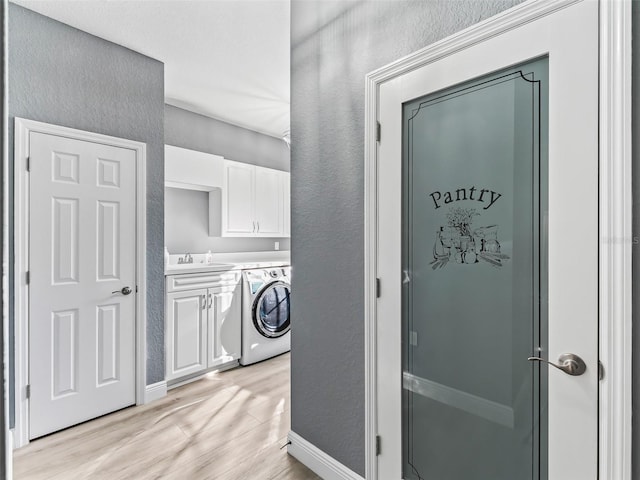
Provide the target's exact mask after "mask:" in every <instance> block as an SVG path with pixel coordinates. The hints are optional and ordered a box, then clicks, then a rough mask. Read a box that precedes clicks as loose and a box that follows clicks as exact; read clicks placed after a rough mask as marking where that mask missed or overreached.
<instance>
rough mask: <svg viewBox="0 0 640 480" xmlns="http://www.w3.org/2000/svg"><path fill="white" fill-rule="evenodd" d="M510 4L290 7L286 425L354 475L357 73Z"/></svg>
mask: <svg viewBox="0 0 640 480" xmlns="http://www.w3.org/2000/svg"><path fill="white" fill-rule="evenodd" d="M517 3H520V2H519V0H501V1H498V0H473V1H451V0H440V1H437V0H433V1H406V0H395V1H326V0H315V1H313V0H309V1H302V0H294V1H293V2H292V5H291V29H292V31H291V41H292V46H291V48H292V57H291V70H292V79H291V107H292V108H291V113H292V119H291V125H292V129H291V137H292V150H291V153H292V157H291V174H292V178H291V187H292V211H293V212H294V215H293V219H292V238H293V240H292V245H291V247H292V250H291V255H292V264H293V269H294V271H295V286H294V288H295V301H294V302H293V303H292V316H293V318H294V319H295V326H294V328H293V330H292V337H291V397H292V409H291V425H292V430H293V431H294V432H296V433H298V434H299V435H301V436H302V437H304V438H305V439H307V440H308V441H310V442H311V443H313V444H314V445H316V446H317V447H319V448H320V449H322V450H323V451H325V452H327V453H328V454H329V455H331V456H332V457H334V458H335V459H337V460H338V461H340V462H341V463H343V464H344V465H346V466H347V467H349V468H351V469H352V470H354V471H355V472H357V473H359V474H361V475H364V460H365V453H364V424H365V418H364V343H363V342H364V331H363V325H364V306H363V297H364V291H363V272H364V257H363V245H364V237H363V226H364V219H363V209H364V205H363V201H364V170H363V157H364V147H363V144H364V77H365V75H366V74H367V73H368V72H370V71H372V70H374V69H376V68H378V67H381V66H383V65H385V64H387V63H389V62H391V61H393V60H396V59H398V58H400V57H401V56H404V55H407V54H409V53H411V52H413V51H415V50H417V49H419V48H422V47H425V46H427V45H429V44H431V43H433V42H435V41H436V40H439V39H441V38H443V37H446V36H447V35H450V34H452V33H454V32H456V31H459V30H461V29H463V28H465V27H467V26H469V25H472V24H474V23H476V22H478V21H480V20H483V19H485V18H487V17H490V16H492V15H494V14H496V13H498V12H500V11H502V10H504V9H506V8H508V7H511V6H513V5H515V4H517Z"/></svg>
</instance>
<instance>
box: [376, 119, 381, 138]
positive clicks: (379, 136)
mask: <svg viewBox="0 0 640 480" xmlns="http://www.w3.org/2000/svg"><path fill="white" fill-rule="evenodd" d="M381 138H382V125H380V122H376V142H379V141H380V139H381Z"/></svg>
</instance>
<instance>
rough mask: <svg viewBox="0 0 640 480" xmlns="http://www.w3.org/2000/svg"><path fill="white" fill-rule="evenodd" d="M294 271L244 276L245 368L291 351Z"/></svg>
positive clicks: (284, 269) (275, 269)
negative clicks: (292, 282) (291, 305)
mask: <svg viewBox="0 0 640 480" xmlns="http://www.w3.org/2000/svg"><path fill="white" fill-rule="evenodd" d="M290 298H291V267H272V268H259V269H254V270H245V271H243V272H242V357H241V358H240V363H241V364H242V365H250V364H252V363H255V362H259V361H261V360H266V359H267V358H271V357H274V356H276V355H280V354H281V353H284V352H288V351H289V350H291V319H290V317H289V309H290Z"/></svg>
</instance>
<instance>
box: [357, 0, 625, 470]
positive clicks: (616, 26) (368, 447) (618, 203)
mask: <svg viewBox="0 0 640 480" xmlns="http://www.w3.org/2000/svg"><path fill="white" fill-rule="evenodd" d="M579 1H594V0H529V1H527V2H524V3H521V4H520V5H517V6H516V7H513V8H511V9H509V10H506V11H505V12H502V13H500V14H498V15H496V16H494V17H491V18H489V19H487V20H485V21H483V22H480V23H478V24H476V25H474V26H472V27H470V28H467V29H465V30H462V31H461V32H459V33H456V34H454V35H452V36H450V37H447V38H445V39H444V40H441V41H439V42H437V43H434V44H433V45H430V46H428V47H426V48H424V49H422V50H419V51H417V52H415V53H413V54H411V55H408V56H406V57H404V58H401V59H399V60H398V61H396V62H393V63H391V64H389V65H386V66H384V67H382V68H380V69H378V70H376V71H374V72H372V73H370V74H368V75H367V76H366V98H365V102H366V103H365V159H364V160H365V211H364V215H365V245H364V248H365V272H364V274H365V326H364V328H365V422H366V423H365V478H367V480H377V478H378V476H377V460H376V434H377V425H376V410H377V403H376V402H377V399H376V378H377V371H376V364H377V346H376V322H377V319H376V298H377V288H376V277H377V269H376V257H377V253H378V252H377V230H378V225H377V210H378V209H377V202H378V197H377V182H378V172H377V143H376V138H377V134H378V130H377V128H378V127H377V122H378V106H379V88H380V85H381V84H382V83H384V82H386V81H389V80H391V79H394V78H396V77H399V76H401V75H403V74H404V73H406V72H409V71H411V70H414V69H416V68H419V67H422V66H424V65H426V64H429V63H432V62H435V61H437V60H439V59H441V58H443V57H446V56H449V55H451V54H453V53H455V52H457V51H459V50H462V49H465V48H468V47H470V46H472V45H474V44H476V43H479V42H482V41H484V40H487V39H489V38H491V37H493V36H495V35H498V34H500V33H503V32H505V31H508V30H511V29H514V28H516V27H518V26H519V25H523V24H525V23H528V22H531V21H533V20H535V19H536V18H539V17H542V16H545V15H548V14H550V13H552V12H554V11H557V10H559V9H562V8H565V7H567V6H568V5H571V4H573V3H577V2H579ZM568 33H570V27H568ZM599 73H600V102H599V104H600V119H599V130H600V149H599V157H600V158H599V171H600V174H599V175H600V194H599V232H600V242H599V257H600V266H599V267H600V268H599V270H600V278H599V292H600V293H599V295H600V311H599V318H600V327H599V338H600V351H599V358H600V362H601V364H602V367H603V371H604V376H603V378H602V380H601V382H600V392H599V396H600V398H599V405H600V412H599V416H600V423H599V440H598V441H599V452H600V458H599V478H602V479H614V478H615V479H616V480H631V454H632V452H631V381H632V377H631V365H632V362H631V354H632V351H631V346H632V345H631V299H632V297H631V293H632V292H631V250H632V245H633V238H632V235H633V234H632V229H631V225H632V223H631V208H632V199H631V1H630V0H601V2H600V66H599ZM382 134H383V135H384V133H382ZM382 448H384V446H382Z"/></svg>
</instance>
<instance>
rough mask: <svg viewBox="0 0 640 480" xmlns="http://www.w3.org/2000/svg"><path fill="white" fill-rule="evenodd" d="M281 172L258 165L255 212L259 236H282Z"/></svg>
mask: <svg viewBox="0 0 640 480" xmlns="http://www.w3.org/2000/svg"><path fill="white" fill-rule="evenodd" d="M280 175H281V172H280V171H278V170H273V169H271V168H262V167H256V175H255V202H256V203H255V212H256V222H257V227H258V228H257V234H258V236H259V237H280V236H282V231H283V228H282V187H283V186H282V182H281V177H280Z"/></svg>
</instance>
